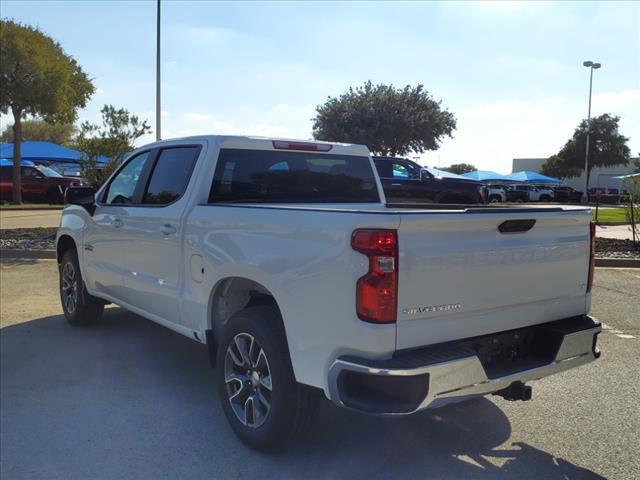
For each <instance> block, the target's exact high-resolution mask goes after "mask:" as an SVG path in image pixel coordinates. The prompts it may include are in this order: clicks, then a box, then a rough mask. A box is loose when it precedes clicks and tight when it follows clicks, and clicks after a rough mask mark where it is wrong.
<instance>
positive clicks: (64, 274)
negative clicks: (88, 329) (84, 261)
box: [59, 249, 104, 326]
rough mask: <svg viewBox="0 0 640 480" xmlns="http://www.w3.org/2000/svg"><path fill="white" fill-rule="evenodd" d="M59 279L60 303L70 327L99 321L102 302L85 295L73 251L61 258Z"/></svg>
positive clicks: (84, 288) (102, 306) (68, 251)
mask: <svg viewBox="0 0 640 480" xmlns="http://www.w3.org/2000/svg"><path fill="white" fill-rule="evenodd" d="M59 277H60V303H61V304H62V310H63V312H64V316H65V318H66V319H67V321H68V322H69V323H70V324H71V325H76V326H83V325H90V324H92V323H96V322H97V321H98V320H100V317H101V316H102V311H103V310H104V302H102V301H101V300H100V299H98V298H96V297H94V296H92V295H89V293H87V290H86V287H85V284H84V281H83V280H82V274H81V273H80V265H79V263H78V254H77V253H76V251H75V250H74V249H70V250H67V251H66V252H65V253H64V255H63V256H62V261H61V262H60V266H59Z"/></svg>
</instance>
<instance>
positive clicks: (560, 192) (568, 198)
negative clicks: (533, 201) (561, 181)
mask: <svg viewBox="0 0 640 480" xmlns="http://www.w3.org/2000/svg"><path fill="white" fill-rule="evenodd" d="M553 193H554V200H555V201H556V202H564V203H580V201H581V200H582V192H581V191H578V190H576V189H574V188H573V187H569V186H567V185H561V186H558V187H555V188H554V189H553Z"/></svg>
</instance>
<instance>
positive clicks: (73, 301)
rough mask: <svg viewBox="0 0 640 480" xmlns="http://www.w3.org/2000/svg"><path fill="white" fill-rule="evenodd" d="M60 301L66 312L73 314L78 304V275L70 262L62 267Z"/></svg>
mask: <svg viewBox="0 0 640 480" xmlns="http://www.w3.org/2000/svg"><path fill="white" fill-rule="evenodd" d="M62 302H63V303H64V306H65V308H66V309H67V313H69V314H71V315H73V314H74V312H75V311H76V307H77V306H78V277H77V275H76V269H75V267H74V266H73V263H71V262H67V263H65V264H64V267H62Z"/></svg>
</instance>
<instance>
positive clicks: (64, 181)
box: [0, 165, 88, 203]
mask: <svg viewBox="0 0 640 480" xmlns="http://www.w3.org/2000/svg"><path fill="white" fill-rule="evenodd" d="M20 169H21V170H22V199H23V200H25V201H30V202H49V203H62V201H63V198H64V191H65V190H66V188H67V187H71V186H82V185H88V184H87V182H86V181H85V180H83V179H81V178H78V177H63V176H62V175H60V174H59V173H58V172H56V171H55V170H53V169H52V168H49V167H44V166H40V165H37V166H22V167H20ZM12 198H13V166H12V165H8V166H1V167H0V200H2V201H11V199H12Z"/></svg>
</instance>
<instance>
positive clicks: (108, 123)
mask: <svg viewBox="0 0 640 480" xmlns="http://www.w3.org/2000/svg"><path fill="white" fill-rule="evenodd" d="M100 113H102V124H101V125H97V124H94V123H90V122H83V123H82V124H81V125H80V130H79V132H78V137H77V138H76V142H75V145H74V148H76V149H77V150H80V151H81V152H84V153H85V154H86V155H87V159H86V160H84V161H81V168H82V176H83V177H84V178H86V179H87V180H88V181H89V183H90V184H91V185H92V186H93V187H94V188H96V189H97V188H99V187H100V185H101V184H102V182H103V181H104V179H106V178H108V177H109V175H111V173H113V171H114V170H115V169H116V168H118V165H120V162H121V161H122V159H123V158H124V156H125V155H126V154H127V153H128V152H130V151H131V150H133V149H134V142H135V141H136V139H138V138H140V137H141V136H142V135H145V134H147V133H149V132H151V127H150V126H149V124H148V123H147V121H146V120H144V121H141V120H140V119H139V118H138V116H137V115H131V114H130V113H129V111H128V110H126V109H124V108H120V109H116V108H115V107H114V106H113V105H105V106H104V107H102V110H100ZM101 155H103V156H105V157H109V158H110V159H111V161H110V162H108V163H107V164H106V165H105V167H104V168H103V169H102V170H99V169H97V168H96V164H97V158H98V157H100V156H101Z"/></svg>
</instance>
